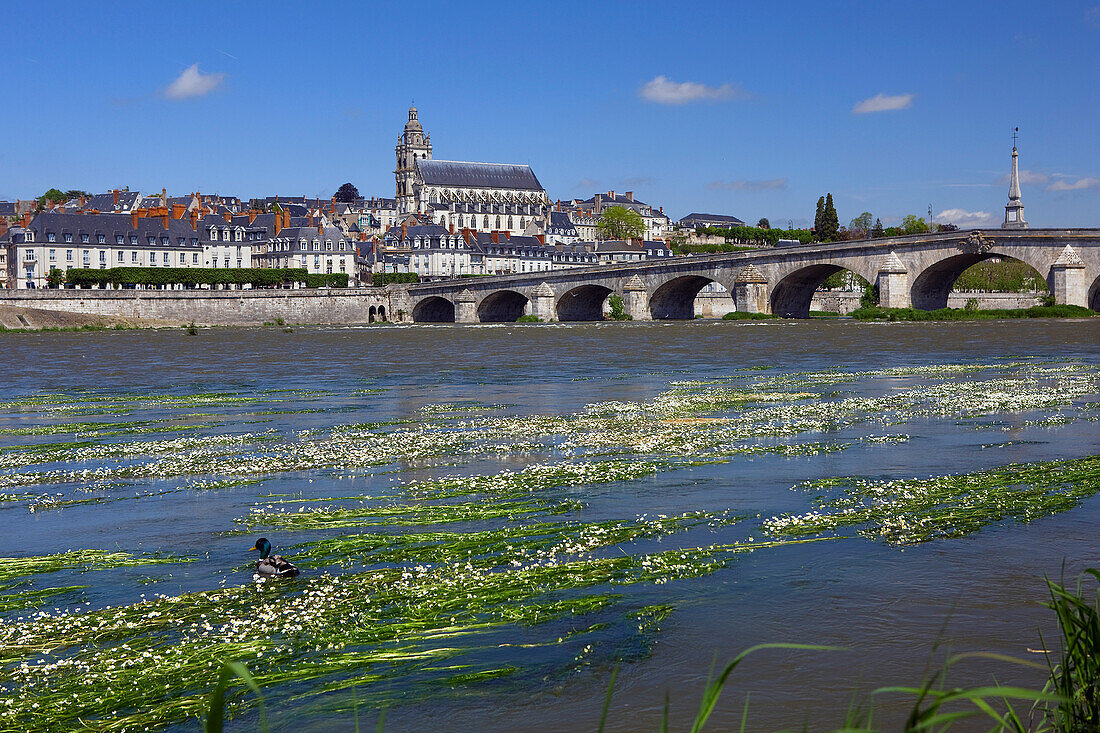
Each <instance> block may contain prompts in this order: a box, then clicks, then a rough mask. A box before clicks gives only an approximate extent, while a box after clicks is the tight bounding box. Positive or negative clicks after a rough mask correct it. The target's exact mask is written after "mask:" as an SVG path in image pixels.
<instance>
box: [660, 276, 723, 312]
mask: <svg viewBox="0 0 1100 733" xmlns="http://www.w3.org/2000/svg"><path fill="white" fill-rule="evenodd" d="M712 282H718V281H717V280H715V279H714V278H711V277H707V276H705V275H680V276H679V277H674V278H672V279H671V280H668V281H666V282H664V283H662V284H661V285H660V286H658V287H657V289H656V290H654V291H653V295H651V296H650V298H649V312H650V313H651V314H652V316H653V320H655V321H657V320H683V321H688V320H691V319H692V318H694V317H695V296H697V295H699V291H701V290H702V289H703V288H705V287H706V286H707V285H710V284H711V283H712Z"/></svg>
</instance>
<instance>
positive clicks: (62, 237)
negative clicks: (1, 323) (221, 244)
mask: <svg viewBox="0 0 1100 733" xmlns="http://www.w3.org/2000/svg"><path fill="white" fill-rule="evenodd" d="M25 218H27V219H29V221H27V222H26V223H24V224H23V225H22V226H18V227H12V228H11V229H10V230H9V231H8V234H7V235H5V239H6V247H7V257H6V259H7V273H8V276H7V279H8V284H9V287H14V288H19V289H27V288H44V287H47V285H48V278H49V274H50V271H51V270H55V269H56V270H60V271H61V272H67V271H69V270H70V269H74V268H80V269H100V270H103V269H107V268H109V267H203V266H204V264H203V245H202V243H201V241H200V240H201V236H202V235H201V234H200V232H199V231H198V229H197V228H196V227H195V225H194V220H190V221H189V220H183V219H173V218H172V217H171V216H170V215H169V214H167V213H164V214H162V215H160V216H156V217H146V216H141V215H139V212H137V211H133V212H130V213H129V214H78V213H60V212H55V211H48V212H42V213H41V214H38V215H37V216H35V217H34V218H33V219H30V218H29V216H27V217H25Z"/></svg>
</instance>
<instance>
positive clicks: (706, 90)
mask: <svg viewBox="0 0 1100 733" xmlns="http://www.w3.org/2000/svg"><path fill="white" fill-rule="evenodd" d="M638 95H639V96H640V97H641V98H642V99H644V100H646V101H647V102H655V103H657V104H687V103H689V102H702V101H708V100H710V101H717V100H724V99H744V98H745V97H747V96H748V94H747V93H746V92H745V91H744V90H743V89H741V88H740V87H736V86H734V85H732V84H723V85H722V86H720V87H712V86H707V85H706V84H700V83H699V82H694V81H682V82H675V81H672V80H671V79H669V78H668V77H666V76H664V75H661V76H655V77H653V78H652V79H651V80H649V81H647V82H646V83H645V84H643V85H642V86H641V88H640V89H638Z"/></svg>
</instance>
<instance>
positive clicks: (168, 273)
mask: <svg viewBox="0 0 1100 733" xmlns="http://www.w3.org/2000/svg"><path fill="white" fill-rule="evenodd" d="M310 277H320V278H322V279H323V278H325V277H326V276H325V275H309V274H308V273H307V272H306V271H305V270H304V269H302V268H281V269H275V268H261V267H243V268H239V269H231V268H219V267H111V268H108V269H106V270H90V269H82V268H78V269H72V270H69V271H68V273H66V275H65V282H66V283H67V284H69V285H83V286H89V285H249V284H250V285H254V286H265V285H266V286H273V285H280V284H282V283H289V282H308V280H309V278H310ZM328 277H337V276H334V275H329V276H328ZM347 277H348V276H347V275H346V274H345V275H343V281H344V285H343V287H346V286H347Z"/></svg>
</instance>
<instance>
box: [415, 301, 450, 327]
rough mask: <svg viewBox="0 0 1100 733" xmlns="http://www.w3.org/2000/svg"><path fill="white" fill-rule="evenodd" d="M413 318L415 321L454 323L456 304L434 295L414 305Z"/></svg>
mask: <svg viewBox="0 0 1100 733" xmlns="http://www.w3.org/2000/svg"><path fill="white" fill-rule="evenodd" d="M412 319H413V322H414V323H454V322H455V304H454V303H452V302H451V301H449V300H447V299H446V298H441V297H440V296H438V295H433V296H432V297H430V298H425V299H424V300H422V301H420V302H419V303H417V304H416V305H414V306H413V310H412Z"/></svg>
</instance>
